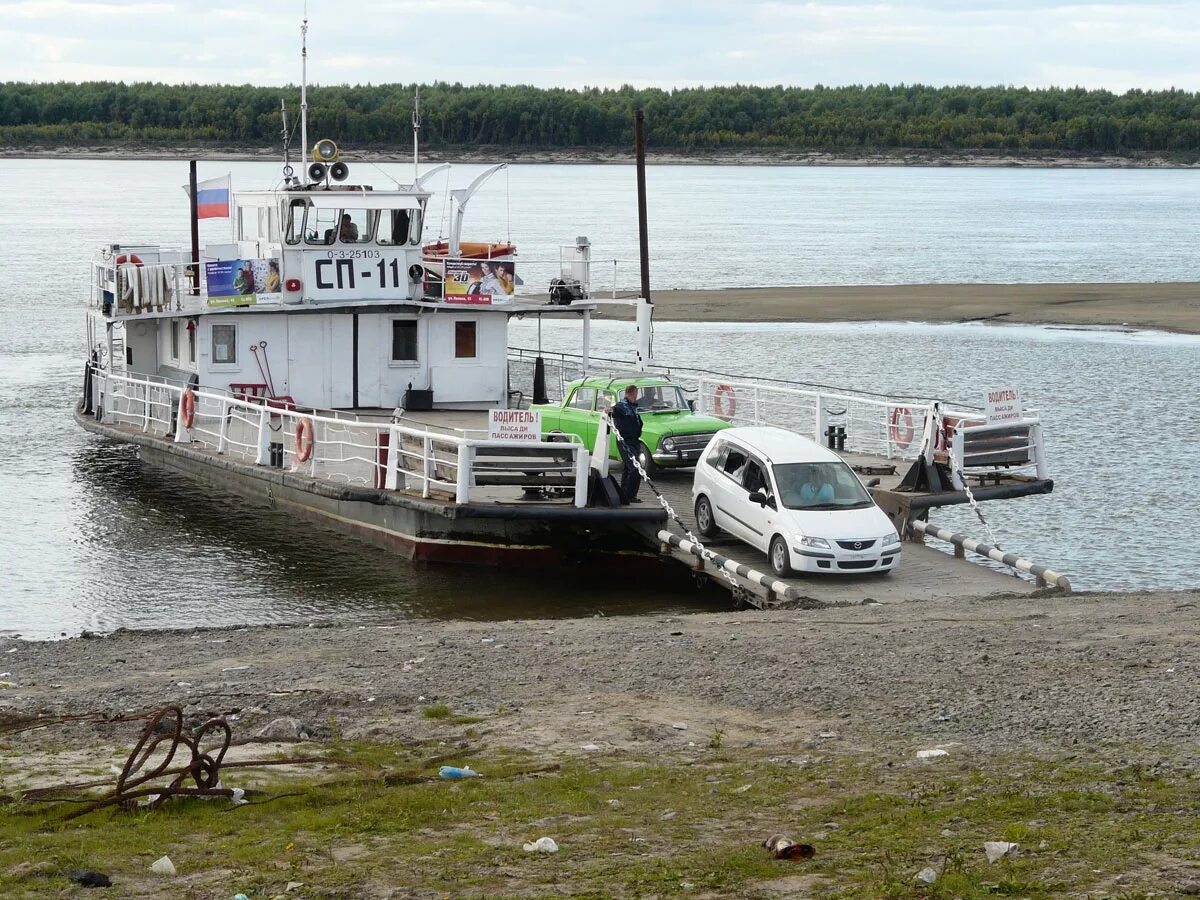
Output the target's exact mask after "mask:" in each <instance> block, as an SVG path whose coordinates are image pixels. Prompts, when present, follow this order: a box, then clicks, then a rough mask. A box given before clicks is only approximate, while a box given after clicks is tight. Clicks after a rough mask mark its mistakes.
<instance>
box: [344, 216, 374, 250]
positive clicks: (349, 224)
mask: <svg viewBox="0 0 1200 900" xmlns="http://www.w3.org/2000/svg"><path fill="white" fill-rule="evenodd" d="M373 218H374V214H373V213H372V212H371V211H370V210H366V209H343V210H342V215H341V217H340V218H339V219H338V241H339V242H340V243H343V244H367V243H370V241H371V231H372V229H371V223H372V219H373Z"/></svg>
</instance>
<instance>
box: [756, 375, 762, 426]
mask: <svg viewBox="0 0 1200 900" xmlns="http://www.w3.org/2000/svg"><path fill="white" fill-rule="evenodd" d="M754 424H755V425H759V424H761V423H760V422H759V421H758V385H757V384H756V385H754Z"/></svg>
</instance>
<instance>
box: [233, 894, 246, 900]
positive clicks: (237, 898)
mask: <svg viewBox="0 0 1200 900" xmlns="http://www.w3.org/2000/svg"><path fill="white" fill-rule="evenodd" d="M233 900H250V898H249V897H247V896H246V895H245V894H234V895H233Z"/></svg>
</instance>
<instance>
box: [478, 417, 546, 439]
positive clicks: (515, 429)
mask: <svg viewBox="0 0 1200 900" xmlns="http://www.w3.org/2000/svg"><path fill="white" fill-rule="evenodd" d="M541 439H542V414H541V413H540V412H538V411H537V410H532V409H493V410H490V411H489V412H488V440H489V441H540V440H541Z"/></svg>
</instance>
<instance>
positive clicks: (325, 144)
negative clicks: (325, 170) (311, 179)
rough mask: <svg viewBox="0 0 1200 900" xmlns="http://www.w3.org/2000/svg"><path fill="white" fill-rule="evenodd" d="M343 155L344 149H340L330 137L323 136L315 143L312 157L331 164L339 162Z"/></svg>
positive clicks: (317, 160)
mask: <svg viewBox="0 0 1200 900" xmlns="http://www.w3.org/2000/svg"><path fill="white" fill-rule="evenodd" d="M341 155H342V151H340V150H339V149H338V145H337V144H335V143H334V142H333V141H331V140H330V139H329V138H321V140H319V141H317V142H316V143H315V144H313V148H312V158H313V160H314V161H316V162H319V163H325V164H326V165H329V164H330V163H335V162H337V161H338V159H339V158H340V157H341Z"/></svg>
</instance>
